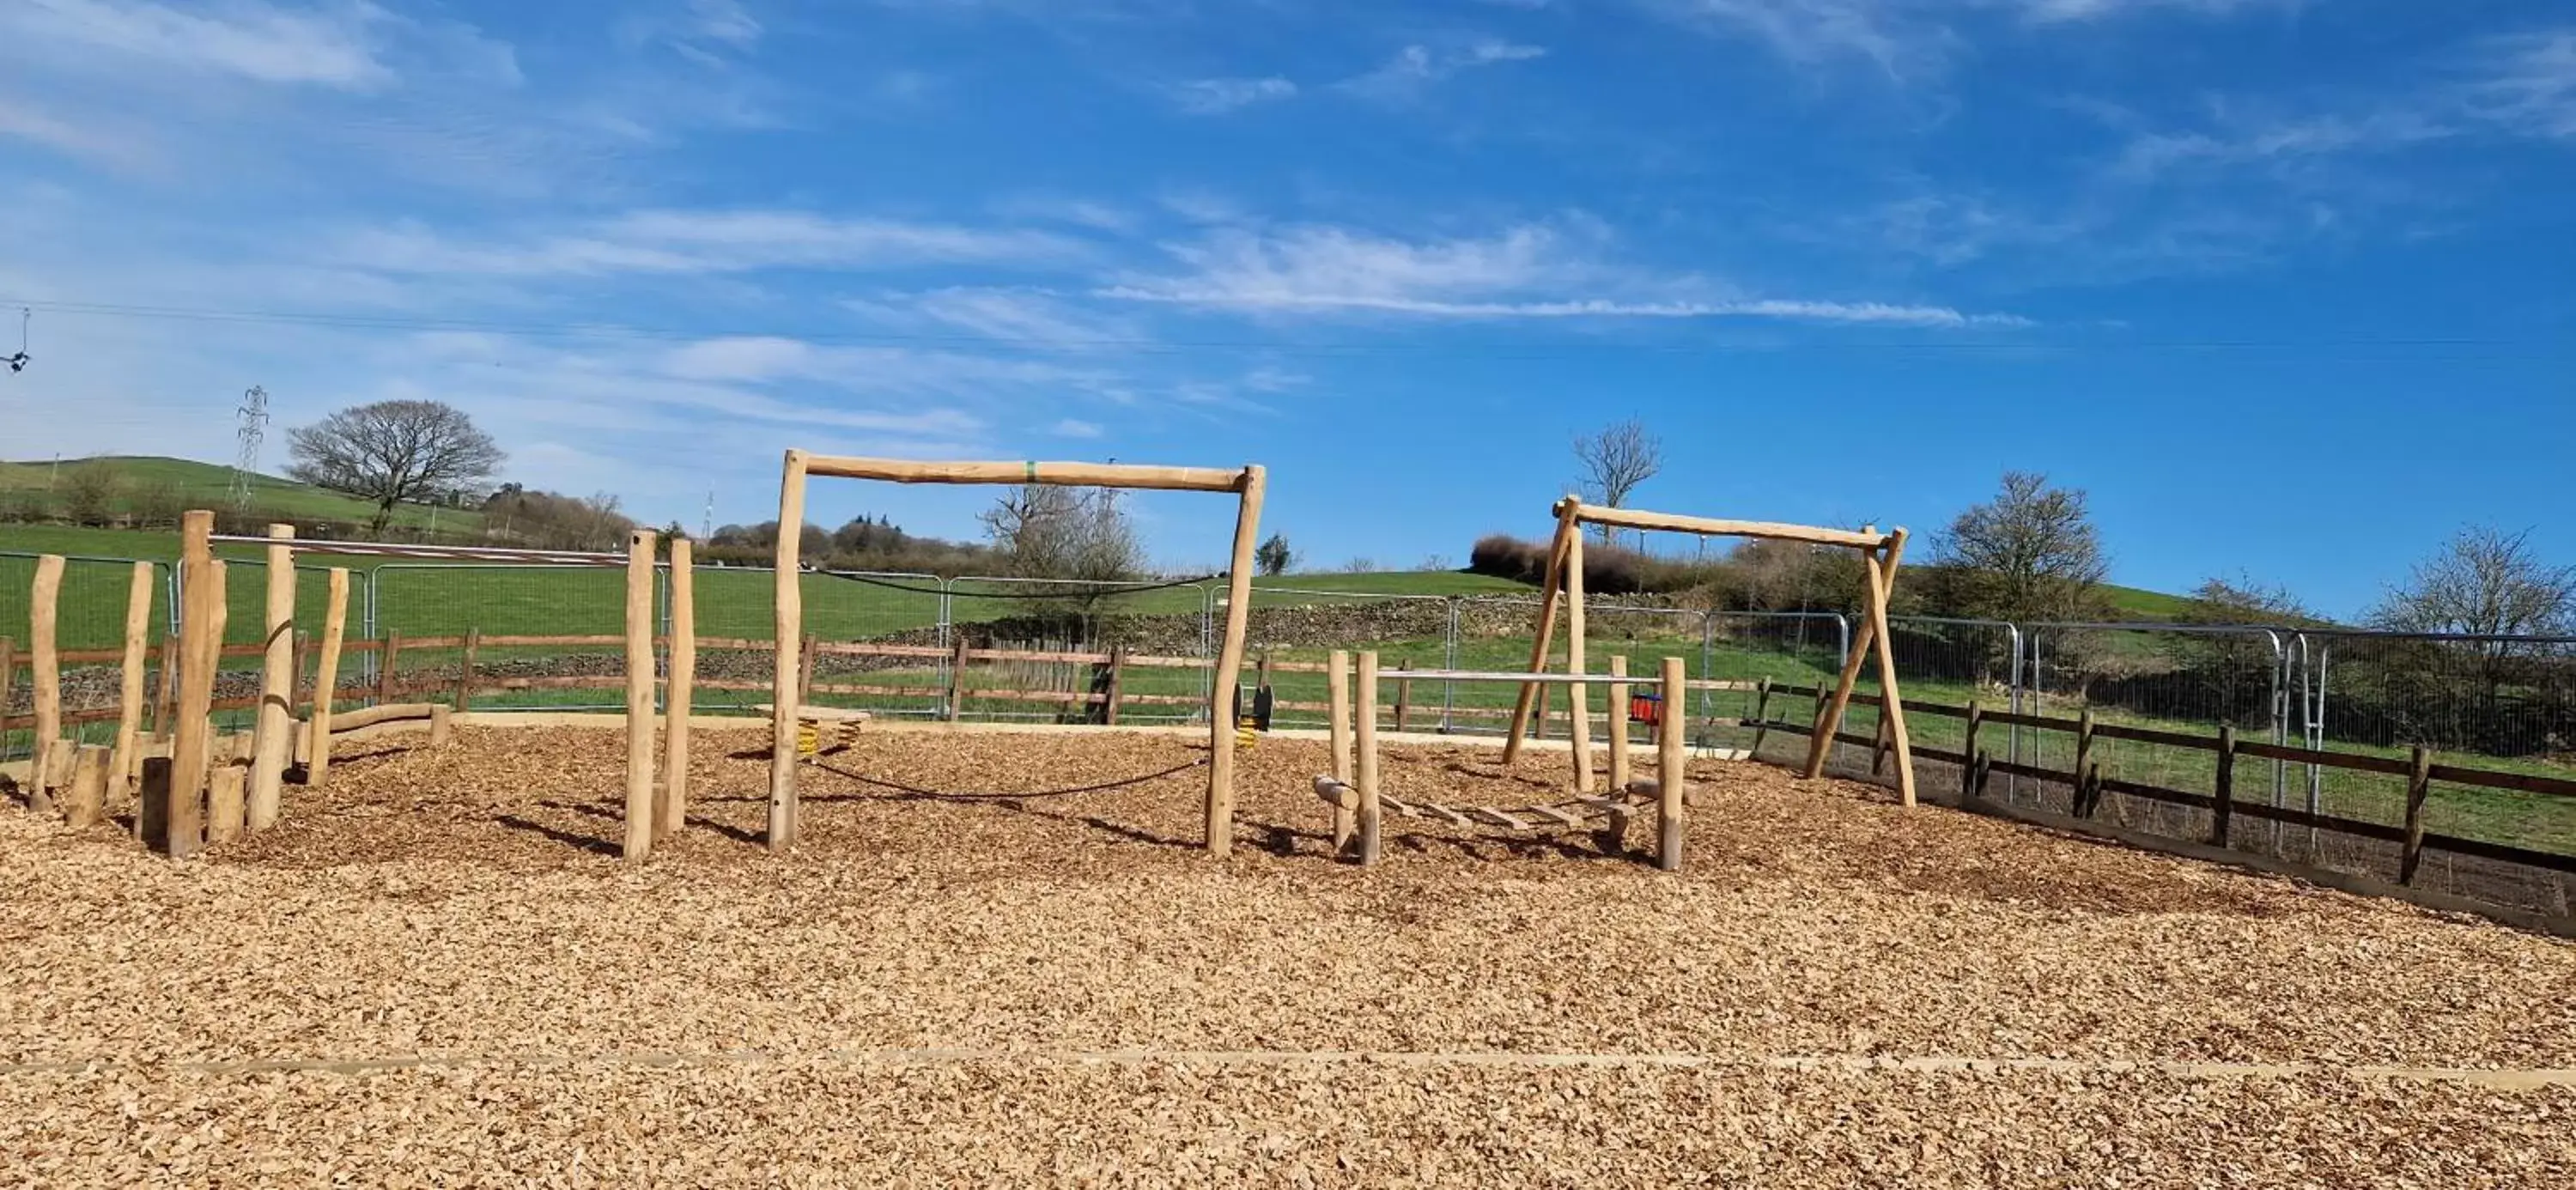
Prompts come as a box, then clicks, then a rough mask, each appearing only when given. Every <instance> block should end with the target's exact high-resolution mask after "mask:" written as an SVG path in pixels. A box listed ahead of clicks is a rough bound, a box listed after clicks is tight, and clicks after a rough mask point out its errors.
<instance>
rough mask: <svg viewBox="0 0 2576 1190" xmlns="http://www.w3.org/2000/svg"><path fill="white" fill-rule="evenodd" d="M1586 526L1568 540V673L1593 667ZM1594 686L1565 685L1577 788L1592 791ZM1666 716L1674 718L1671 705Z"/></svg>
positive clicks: (1566, 618) (1566, 580)
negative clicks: (1588, 640)
mask: <svg viewBox="0 0 2576 1190" xmlns="http://www.w3.org/2000/svg"><path fill="white" fill-rule="evenodd" d="M1583 587H1584V584H1583V526H1582V525H1580V524H1577V525H1576V526H1575V527H1574V535H1573V536H1572V537H1569V538H1567V539H1566V542H1565V672H1567V673H1570V674H1580V673H1585V672H1588V671H1589V670H1590V665H1589V661H1588V659H1587V658H1586V657H1585V655H1584V638H1585V635H1586V629H1585V625H1584V615H1583V600H1584V595H1585V592H1584V589H1583ZM1591 712H1592V688H1591V687H1590V686H1586V685H1584V684H1582V683H1580V682H1577V683H1574V684H1572V685H1569V686H1567V687H1566V688H1565V713H1566V717H1567V723H1566V736H1567V739H1568V744H1567V747H1568V748H1569V749H1570V752H1571V755H1572V757H1573V760H1574V791H1575V792H1576V793H1590V792H1592V713H1591ZM1664 717H1665V718H1667V719H1669V718H1671V717H1672V711H1671V710H1670V709H1669V708H1667V709H1666V710H1665V712H1664Z"/></svg>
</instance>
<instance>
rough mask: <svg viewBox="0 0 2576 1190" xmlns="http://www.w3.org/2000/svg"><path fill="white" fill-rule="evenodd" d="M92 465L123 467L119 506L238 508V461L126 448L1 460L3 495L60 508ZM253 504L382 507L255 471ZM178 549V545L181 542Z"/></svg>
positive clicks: (436, 517) (457, 518)
mask: <svg viewBox="0 0 2576 1190" xmlns="http://www.w3.org/2000/svg"><path fill="white" fill-rule="evenodd" d="M87 466H98V467H105V468H108V469H109V470H112V471H114V472H115V473H116V476H117V479H118V481H119V485H120V489H121V490H120V494H119V495H118V497H117V499H116V500H115V501H113V502H112V507H113V508H114V509H115V510H116V511H119V512H130V511H133V510H134V507H135V503H136V501H137V499H138V498H139V497H140V496H142V495H143V494H144V493H145V492H148V491H154V490H158V491H161V492H165V493H171V494H175V495H176V496H177V497H179V499H180V501H181V502H182V503H184V504H185V505H186V506H188V507H190V508H219V507H230V505H231V502H232V483H233V471H232V468H230V467H224V466H218V465H216V464H213V463H198V462H192V461H190V460H187V459H171V458H161V457H156V456H124V455H109V456H104V457H101V458H96V459H65V460H63V461H62V463H61V464H60V465H59V468H58V467H57V465H56V464H55V463H54V462H52V461H51V460H47V461H45V462H38V463H0V497H8V498H17V499H31V500H33V501H34V502H35V503H36V504H38V505H39V506H40V507H47V508H51V507H55V506H56V505H58V503H59V501H60V499H61V495H60V493H61V487H62V477H64V476H68V475H69V474H70V473H71V471H72V470H73V469H74V468H77V467H87ZM251 507H253V508H257V509H264V510H268V511H270V512H274V513H279V514H283V515H285V516H288V517H292V518H296V519H299V520H329V521H366V520H369V519H371V518H373V517H374V516H375V511H376V510H375V506H374V505H372V504H369V503H368V502H366V501H364V500H361V499H358V498H356V497H354V496H348V495H343V494H341V493H339V492H333V491H327V490H325V489H322V488H317V487H314V486H312V485H311V484H306V483H299V482H297V481H295V480H292V479H285V478H282V477H279V476H275V475H255V476H252V477H251ZM393 523H394V524H396V525H401V526H405V527H408V528H421V529H426V528H431V527H433V526H434V527H436V528H437V529H438V530H440V531H441V532H447V531H451V530H452V531H454V532H458V533H473V532H479V531H481V529H482V527H483V514H481V513H479V512H469V511H464V510H460V509H437V510H432V509H428V508H421V507H416V506H412V505H404V506H402V507H398V508H396V509H394V518H393ZM8 548H16V547H14V546H13V547H8ZM172 548H173V549H175V548H176V546H175V544H174V545H173V547H172ZM130 556H139V555H130Z"/></svg>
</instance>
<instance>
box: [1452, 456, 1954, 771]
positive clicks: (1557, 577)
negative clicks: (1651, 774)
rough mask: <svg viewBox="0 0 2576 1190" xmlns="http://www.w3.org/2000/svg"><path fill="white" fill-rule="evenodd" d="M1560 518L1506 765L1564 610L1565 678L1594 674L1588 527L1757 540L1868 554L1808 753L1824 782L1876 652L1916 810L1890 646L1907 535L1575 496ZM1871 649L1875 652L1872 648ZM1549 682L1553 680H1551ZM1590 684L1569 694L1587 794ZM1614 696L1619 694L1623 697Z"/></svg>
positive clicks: (1674, 713) (1671, 707) (1523, 734)
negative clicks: (1858, 616)
mask: <svg viewBox="0 0 2576 1190" xmlns="http://www.w3.org/2000/svg"><path fill="white" fill-rule="evenodd" d="M1549 511H1550V512H1552V513H1553V514H1554V515H1555V517H1556V539H1555V541H1554V542H1553V543H1551V544H1550V546H1549V547H1548V555H1547V571H1546V575H1545V577H1544V579H1543V580H1542V582H1541V585H1540V595H1539V611H1538V630H1537V632H1536V633H1535V634H1534V635H1535V637H1536V641H1535V643H1534V644H1533V645H1532V646H1531V648H1530V664H1529V674H1528V680H1527V681H1524V682H1523V683H1522V684H1521V690H1520V697H1519V698H1518V699H1517V700H1515V701H1514V702H1513V704H1512V723H1511V729H1510V734H1508V735H1507V736H1505V737H1504V744H1503V759H1504V761H1505V762H1506V763H1508V762H1510V761H1513V760H1517V759H1519V757H1520V751H1521V745H1522V744H1523V743H1524V742H1525V741H1526V740H1527V738H1528V733H1529V727H1530V720H1531V714H1530V712H1531V710H1532V708H1533V707H1534V706H1535V704H1536V703H1537V702H1538V696H1539V692H1540V689H1541V687H1540V685H1539V683H1540V682H1541V681H1542V680H1544V677H1561V676H1563V675H1551V674H1548V670H1547V665H1548V651H1549V649H1550V647H1551V646H1552V645H1553V644H1554V642H1555V636H1556V619H1557V608H1558V606H1559V605H1560V604H1562V605H1563V607H1564V609H1565V620H1566V649H1565V651H1566V660H1565V664H1566V670H1567V672H1568V673H1571V674H1577V675H1580V674H1583V673H1584V672H1585V657H1584V625H1583V613H1584V607H1583V527H1584V526H1585V525H1599V526H1602V527H1604V528H1619V529H1641V530H1643V529H1651V530H1656V531H1659V532H1667V533H1689V534H1694V535H1696V536H1700V537H1753V538H1761V539H1765V540H1770V541H1797V542H1805V543H1807V544H1810V545H1831V546H1843V547H1847V548H1849V549H1853V550H1857V551H1859V552H1860V556H1861V572H1862V581H1861V587H1862V592H1861V594H1862V604H1863V607H1864V608H1865V609H1866V611H1867V615H1866V617H1865V618H1864V619H1863V620H1862V621H1861V626H1860V632H1859V633H1858V635H1857V637H1856V639H1854V640H1853V641H1852V644H1851V650H1850V652H1849V653H1847V654H1846V655H1845V656H1844V658H1843V668H1842V676H1841V678H1840V679H1839V680H1838V681H1837V682H1836V683H1835V686H1834V693H1833V698H1832V699H1831V701H1829V702H1828V703H1827V704H1826V705H1825V706H1824V707H1822V708H1821V709H1820V710H1819V712H1818V714H1817V717H1816V724H1815V734H1814V735H1813V736H1812V737H1810V740H1809V743H1808V747H1807V764H1806V769H1805V772H1806V775H1807V776H1809V777H1819V776H1822V775H1824V771H1825V760H1826V756H1827V754H1828V752H1829V751H1830V750H1831V749H1832V747H1833V739H1834V733H1835V732H1838V731H1840V730H1842V723H1843V714H1844V712H1845V711H1846V710H1847V709H1848V708H1849V707H1850V705H1851V696H1852V689H1853V687H1854V686H1855V685H1856V684H1857V683H1858V682H1859V680H1860V670H1861V666H1862V665H1863V664H1864V663H1865V662H1866V661H1867V660H1868V659H1869V657H1870V656H1871V655H1872V654H1873V653H1874V654H1875V655H1876V656H1877V658H1878V684H1879V692H1880V694H1881V695H1882V696H1883V701H1882V702H1881V704H1880V711H1879V714H1880V722H1881V724H1882V726H1883V728H1884V730H1885V732H1886V734H1887V737H1888V739H1889V742H1890V744H1891V746H1892V747H1893V749H1894V751H1895V754H1896V789H1897V795H1898V796H1899V797H1900V798H1901V799H1902V800H1903V801H1904V803H1905V804H1906V805H1908V806H1911V805H1913V804H1914V745H1913V740H1912V737H1911V736H1909V735H1908V734H1907V733H1906V730H1905V704H1904V702H1903V700H1902V699H1901V698H1900V697H1899V695H1898V693H1897V688H1896V655H1895V653H1894V652H1892V651H1891V650H1890V648H1889V643H1888V632H1887V604H1888V600H1889V599H1890V598H1891V597H1893V596H1894V594H1895V591H1896V567H1897V563H1898V562H1900V561H1901V560H1903V558H1904V557H1905V530H1904V529H1903V528H1898V529H1896V530H1894V531H1892V532H1889V533H1886V534H1883V535H1882V534H1880V533H1879V532H1877V530H1876V529H1874V528H1870V527H1863V528H1862V529H1860V530H1858V531H1854V530H1850V529H1825V528H1819V527H1816V526H1813V525H1790V524H1781V523H1778V522H1773V521H1731V520H1718V519H1715V518H1710V517H1694V516H1678V515H1675V514H1672V513H1663V512H1644V511H1640V510H1637V509H1630V508H1608V507H1601V506H1595V505H1589V504H1585V503H1584V502H1583V501H1581V500H1580V499H1577V498H1575V497H1573V496H1567V497H1565V498H1564V499H1562V500H1559V501H1557V502H1556V504H1555V505H1554V506H1553V507H1551V508H1550V509H1549ZM1872 646H1875V648H1873V647H1872ZM1543 675H1544V677H1543ZM1586 685H1588V684H1576V685H1574V686H1572V687H1571V688H1570V689H1569V691H1568V695H1569V697H1568V698H1567V702H1568V703H1569V704H1571V705H1570V706H1569V707H1568V708H1567V709H1568V710H1569V711H1570V712H1571V714H1570V720H1571V722H1570V729H1571V730H1570V734H1571V736H1572V740H1571V748H1572V752H1573V759H1574V786H1575V789H1576V790H1577V791H1578V792H1585V793H1588V792H1590V791H1591V789H1592V726H1591V718H1590V715H1589V713H1588V712H1589V708H1588V707H1587V706H1586V699H1585V697H1584V694H1585V689H1586ZM1614 693H1615V692H1614ZM1686 705H1687V704H1685V703H1684V702H1683V701H1682V700H1681V699H1680V698H1679V697H1676V696H1673V695H1669V694H1668V695H1667V696H1666V697H1665V699H1664V703H1663V707H1662V710H1663V713H1664V716H1665V718H1667V719H1669V720H1670V721H1671V722H1670V724H1669V725H1668V726H1666V727H1664V728H1663V729H1662V730H1663V731H1664V733H1665V735H1667V736H1671V735H1678V734H1680V733H1681V729H1682V725H1683V724H1684V723H1685V722H1687V716H1686V715H1684V714H1683V711H1682V708H1683V707H1684V706H1686Z"/></svg>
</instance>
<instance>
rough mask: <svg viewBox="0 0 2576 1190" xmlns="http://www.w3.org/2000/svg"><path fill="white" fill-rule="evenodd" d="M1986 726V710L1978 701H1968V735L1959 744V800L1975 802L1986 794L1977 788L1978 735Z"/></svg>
mask: <svg viewBox="0 0 2576 1190" xmlns="http://www.w3.org/2000/svg"><path fill="white" fill-rule="evenodd" d="M1985 726H1986V708H1984V707H1982V706H1979V705H1977V700H1975V699H1973V698H1972V699H1969V700H1968V735H1967V738H1966V739H1965V740H1963V741H1961V743H1960V744H1959V756H1960V760H1959V800H1960V801H1962V802H1967V801H1974V800H1976V798H1978V797H1979V796H1981V795H1982V794H1984V793H1985V791H1984V790H1982V789H1979V788H1977V733H1978V732H1979V731H1981V730H1983V729H1984V728H1985Z"/></svg>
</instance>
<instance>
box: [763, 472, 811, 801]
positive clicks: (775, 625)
mask: <svg viewBox="0 0 2576 1190" xmlns="http://www.w3.org/2000/svg"><path fill="white" fill-rule="evenodd" d="M805 463H806V454H805V452H804V451H801V450H791V451H788V452H787V462H786V466H785V469H784V473H783V474H782V475H781V476H780V477H779V483H778V553H777V563H776V565H777V568H778V569H777V573H776V574H775V575H774V576H773V581H774V583H775V591H776V600H775V605H774V606H775V611H776V618H775V619H774V620H773V621H772V622H771V625H770V631H771V635H772V639H773V640H774V641H775V649H776V653H777V656H776V665H775V666H774V667H773V669H772V670H771V682H770V707H769V849H770V850H771V851H784V850H786V849H788V848H790V847H793V846H795V845H796V711H797V698H796V691H797V673H798V670H799V669H800V668H801V658H799V657H798V656H797V654H798V652H799V650H798V648H797V642H798V641H799V640H800V639H802V638H801V635H800V634H802V633H803V632H804V631H805V597H804V592H803V591H802V590H801V589H800V588H799V587H798V586H797V566H798V559H797V551H798V549H799V547H800V546H801V544H802V543H801V541H800V538H802V537H803V536H804V527H805Z"/></svg>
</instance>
